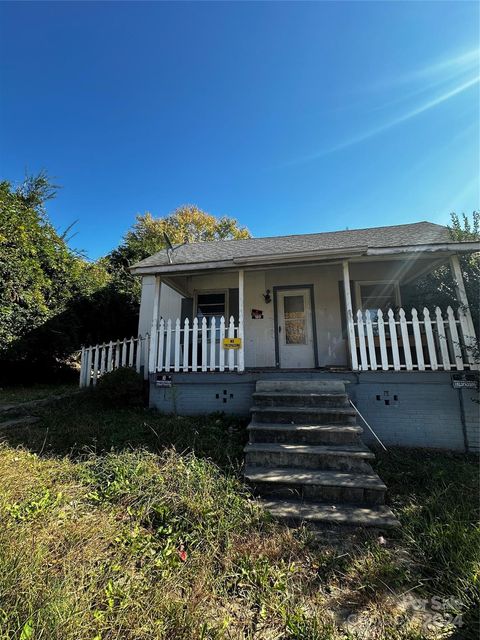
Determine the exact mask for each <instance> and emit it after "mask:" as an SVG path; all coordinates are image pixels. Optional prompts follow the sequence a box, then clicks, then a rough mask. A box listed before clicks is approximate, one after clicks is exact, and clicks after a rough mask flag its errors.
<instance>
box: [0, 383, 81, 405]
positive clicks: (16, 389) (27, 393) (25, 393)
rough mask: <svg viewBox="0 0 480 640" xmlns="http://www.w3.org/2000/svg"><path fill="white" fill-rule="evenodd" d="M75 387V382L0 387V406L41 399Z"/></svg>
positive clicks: (72, 389)
mask: <svg viewBox="0 0 480 640" xmlns="http://www.w3.org/2000/svg"><path fill="white" fill-rule="evenodd" d="M77 389H78V385H76V384H63V385H58V384H36V385H32V386H30V387H21V386H12V387H0V408H1V407H2V406H5V405H12V404H21V403H23V402H30V401H31V400H41V399H43V398H48V396H51V395H62V394H64V393H69V392H71V391H76V390H77Z"/></svg>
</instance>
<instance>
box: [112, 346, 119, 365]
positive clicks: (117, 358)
mask: <svg viewBox="0 0 480 640" xmlns="http://www.w3.org/2000/svg"><path fill="white" fill-rule="evenodd" d="M114 363H115V364H114V366H113V368H114V369H118V368H119V366H120V341H119V340H117V341H116V343H115V361H114Z"/></svg>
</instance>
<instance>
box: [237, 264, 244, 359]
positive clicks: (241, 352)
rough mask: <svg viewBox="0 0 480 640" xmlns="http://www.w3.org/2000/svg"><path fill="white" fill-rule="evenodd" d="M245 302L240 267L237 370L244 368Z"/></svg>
mask: <svg viewBox="0 0 480 640" xmlns="http://www.w3.org/2000/svg"><path fill="white" fill-rule="evenodd" d="M244 304H245V272H244V270H243V269H240V270H239V272H238V337H239V338H240V349H239V350H238V370H239V371H244V370H245V345H244V335H243V308H244Z"/></svg>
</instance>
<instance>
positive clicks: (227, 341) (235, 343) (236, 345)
mask: <svg viewBox="0 0 480 640" xmlns="http://www.w3.org/2000/svg"><path fill="white" fill-rule="evenodd" d="M241 346H242V339H241V338H224V339H223V348H224V349H240V347H241Z"/></svg>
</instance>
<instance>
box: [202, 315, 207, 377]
mask: <svg viewBox="0 0 480 640" xmlns="http://www.w3.org/2000/svg"><path fill="white" fill-rule="evenodd" d="M206 370H207V319H206V318H205V316H204V317H203V318H202V371H206Z"/></svg>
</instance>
